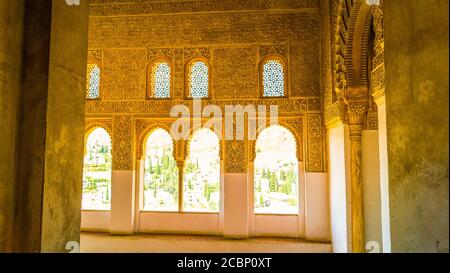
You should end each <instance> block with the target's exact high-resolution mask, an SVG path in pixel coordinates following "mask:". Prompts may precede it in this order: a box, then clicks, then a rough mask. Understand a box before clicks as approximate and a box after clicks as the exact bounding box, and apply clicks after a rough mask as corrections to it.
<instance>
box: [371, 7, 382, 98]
mask: <svg viewBox="0 0 450 273" xmlns="http://www.w3.org/2000/svg"><path fill="white" fill-rule="evenodd" d="M372 16H373V31H374V33H375V37H374V41H373V44H374V52H373V54H374V56H373V59H372V73H371V77H372V79H371V85H372V86H371V88H372V95H373V96H374V98H375V99H378V98H380V97H383V96H384V82H385V71H384V26H383V1H380V5H379V6H375V7H373V8H372Z"/></svg>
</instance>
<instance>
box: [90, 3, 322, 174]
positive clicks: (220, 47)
mask: <svg viewBox="0 0 450 273" xmlns="http://www.w3.org/2000/svg"><path fill="white" fill-rule="evenodd" d="M90 2H91V13H90V22H89V49H90V53H89V62H91V63H92V62H94V63H97V64H99V65H100V66H101V94H100V99H99V100H93V101H87V104H86V114H87V118H88V119H89V120H90V121H92V120H94V121H95V120H96V119H99V120H104V119H105V118H106V119H110V120H112V122H113V133H112V138H113V168H114V169H116V170H130V169H133V165H134V164H133V160H134V159H135V158H136V155H137V154H139V153H141V152H142V143H140V141H142V137H141V136H142V135H143V134H144V133H145V132H144V131H145V130H147V129H148V126H150V124H158V123H159V122H162V119H164V120H165V123H169V124H170V123H171V122H172V121H173V120H174V119H170V117H169V112H170V110H171V107H172V106H174V105H176V104H184V105H186V106H188V107H189V108H190V109H192V101H190V100H187V99H183V98H185V97H186V92H187V91H186V88H185V83H186V82H185V65H186V63H187V62H188V61H189V60H190V59H191V58H193V57H203V58H205V59H206V60H207V61H208V63H209V67H210V77H211V82H210V87H211V88H210V99H209V100H208V101H203V105H205V104H216V105H219V106H220V107H221V109H222V110H223V109H224V106H225V105H236V104H241V105H244V106H245V105H260V104H262V105H267V106H269V105H273V104H276V105H278V106H279V115H280V119H283V118H284V119H292V118H297V119H298V120H300V122H302V123H303V124H302V126H301V128H305V129H304V130H303V129H302V131H300V132H294V133H296V134H298V138H299V139H301V143H299V146H300V147H299V151H302V153H303V154H302V155H301V157H300V159H301V160H304V161H305V163H306V168H307V171H310V172H322V171H324V168H325V166H324V155H323V153H324V151H323V150H324V148H323V142H324V141H323V124H324V122H323V120H322V115H321V110H322V103H321V93H322V92H321V87H320V26H319V23H320V9H319V2H318V1H315V0H302V1H292V0H276V1H275V0H274V1H244V0H240V1H231V0H226V1H198V0H196V1H166V2H164V3H162V2H155V1H135V2H130V1H126V2H125V3H124V2H123V1H105V0H101V1H100V0H91V1H90ZM268 54H277V55H279V56H282V57H283V58H284V59H285V60H286V65H287V70H286V79H287V80H288V84H287V86H288V89H287V94H286V95H287V96H286V98H277V99H262V98H261V97H260V91H261V90H260V74H259V69H260V68H259V64H260V60H261V59H262V58H264V57H265V56H267V55H268ZM157 57H164V58H166V59H168V60H170V62H171V63H172V65H173V73H172V76H173V82H172V84H173V90H172V91H173V92H172V99H170V100H151V99H146V90H147V76H146V72H147V66H148V65H149V63H151V61H152V60H154V59H155V58H157ZM144 121H145V122H144ZM143 123H145V124H148V126H143V125H142V124H143ZM162 125H167V124H162ZM152 126H153V125H152ZM166 127H167V126H166ZM133 128H134V129H133ZM184 144H185V143H183V142H180V143H176V147H178V145H181V146H183V145H184ZM221 145H223V147H222V150H223V151H224V153H225V155H224V160H225V171H226V172H245V171H246V168H247V162H248V160H249V152H248V148H249V145H250V144H249V142H248V141H242V142H235V141H231V142H228V141H227V142H222V144H221ZM179 150H180V151H181V150H184V149H183V147H181V149H179ZM179 157H182V155H180V156H179Z"/></svg>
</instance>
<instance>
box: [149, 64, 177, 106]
mask: <svg viewBox="0 0 450 273" xmlns="http://www.w3.org/2000/svg"><path fill="white" fill-rule="evenodd" d="M147 77H148V81H149V85H148V91H147V93H148V97H149V98H156V99H166V98H170V94H171V88H172V66H171V64H170V63H169V62H168V61H166V60H164V59H160V60H156V61H154V62H152V63H151V64H150V65H149V68H148V74H147Z"/></svg>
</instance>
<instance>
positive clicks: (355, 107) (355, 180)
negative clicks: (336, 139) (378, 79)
mask: <svg viewBox="0 0 450 273" xmlns="http://www.w3.org/2000/svg"><path fill="white" fill-rule="evenodd" d="M365 113H366V105H365V104H363V103H351V104H350V105H349V106H348V116H349V128H350V176H351V178H350V181H351V182H350V183H351V204H352V207H351V215H352V221H351V222H352V251H353V252H356V253H363V252H365V223H364V199H363V195H364V191H363V175H362V129H363V122H364V114H365Z"/></svg>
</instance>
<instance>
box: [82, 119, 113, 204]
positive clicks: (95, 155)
mask: <svg viewBox="0 0 450 273" xmlns="http://www.w3.org/2000/svg"><path fill="white" fill-rule="evenodd" d="M111 147H112V145H111V138H110V136H109V134H108V132H107V131H106V130H105V129H103V128H101V127H98V128H96V129H94V130H93V131H92V132H91V133H90V134H89V136H88V137H87V140H86V146H85V149H86V150H85V156H84V164H83V197H82V209H84V210H110V209H111V171H112V155H111Z"/></svg>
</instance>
